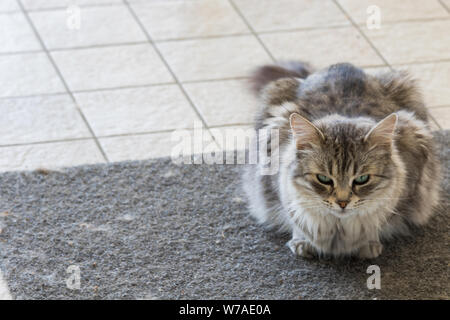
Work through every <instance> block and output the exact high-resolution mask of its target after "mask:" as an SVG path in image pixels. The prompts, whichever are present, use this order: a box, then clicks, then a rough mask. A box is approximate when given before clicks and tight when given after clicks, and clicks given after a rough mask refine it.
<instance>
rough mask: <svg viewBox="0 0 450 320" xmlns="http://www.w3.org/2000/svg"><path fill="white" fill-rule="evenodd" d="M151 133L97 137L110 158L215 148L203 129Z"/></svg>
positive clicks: (121, 158) (199, 151)
mask: <svg viewBox="0 0 450 320" xmlns="http://www.w3.org/2000/svg"><path fill="white" fill-rule="evenodd" d="M177 132H178V134H173V133H172V132H167V133H152V134H145V135H134V136H123V137H111V138H100V143H101V145H102V147H103V149H104V150H105V152H106V154H107V156H108V158H109V159H110V161H126V160H145V159H151V158H159V157H171V156H172V155H180V154H181V155H189V154H201V153H202V152H203V151H204V150H207V148H212V147H213V148H214V149H215V150H218V147H217V145H216V144H215V142H214V141H213V139H212V137H211V135H210V134H209V133H208V132H207V131H206V130H203V136H202V135H201V134H199V135H198V136H197V135H194V133H193V131H192V130H179V131H177Z"/></svg>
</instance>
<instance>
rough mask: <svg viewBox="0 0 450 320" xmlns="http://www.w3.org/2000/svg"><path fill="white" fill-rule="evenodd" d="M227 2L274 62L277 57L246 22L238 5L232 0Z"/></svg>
mask: <svg viewBox="0 0 450 320" xmlns="http://www.w3.org/2000/svg"><path fill="white" fill-rule="evenodd" d="M228 2H229V3H230V5H231V6H232V7H233V9H234V11H235V12H236V13H237V14H238V15H239V16H240V17H241V19H242V21H243V22H244V23H245V25H246V26H247V28H248V29H249V30H250V31H251V33H252V34H253V36H254V37H255V38H256V40H257V41H258V42H259V44H260V45H261V47H262V48H263V49H264V51H265V52H266V53H267V54H268V55H269V57H270V59H272V61H273V62H276V61H277V59H275V57H274V56H273V54H272V53H271V52H270V51H269V49H268V48H267V46H266V44H265V43H264V42H263V41H262V40H261V38H260V37H259V35H258V33H257V32H256V31H255V29H253V27H252V25H251V24H250V22H248V20H247V18H245V16H244V14H243V13H242V12H241V10H239V8H238V6H237V5H236V4H235V3H234V1H233V0H228Z"/></svg>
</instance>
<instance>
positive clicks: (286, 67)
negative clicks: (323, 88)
mask: <svg viewBox="0 0 450 320" xmlns="http://www.w3.org/2000/svg"><path fill="white" fill-rule="evenodd" d="M313 72H314V70H313V68H312V67H311V66H310V65H309V64H308V63H305V62H300V61H299V62H296V61H290V62H283V63H279V64H277V65H266V66H262V67H259V68H257V69H256V70H255V71H254V72H253V73H252V75H251V77H250V82H251V87H252V90H253V92H254V93H255V94H257V95H258V94H259V93H260V92H261V90H262V89H263V88H264V87H265V86H266V85H267V84H269V83H270V82H272V81H275V80H278V79H281V78H302V79H303V78H306V77H307V76H309V75H310V74H311V73H313Z"/></svg>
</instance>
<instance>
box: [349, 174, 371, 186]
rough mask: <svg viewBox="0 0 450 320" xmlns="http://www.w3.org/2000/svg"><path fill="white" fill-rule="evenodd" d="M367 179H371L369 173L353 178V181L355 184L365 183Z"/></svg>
mask: <svg viewBox="0 0 450 320" xmlns="http://www.w3.org/2000/svg"><path fill="white" fill-rule="evenodd" d="M367 181H369V175H368V174H365V175H363V176H359V177H358V178H356V179H355V180H353V182H354V183H355V184H365V183H367Z"/></svg>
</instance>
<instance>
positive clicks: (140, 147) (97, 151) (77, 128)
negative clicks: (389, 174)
mask: <svg viewBox="0 0 450 320" xmlns="http://www.w3.org/2000/svg"><path fill="white" fill-rule="evenodd" d="M373 5H375V6H378V8H379V10H380V14H381V15H380V17H381V21H380V22H381V24H380V28H379V29H369V28H368V27H367V25H366V21H367V19H368V17H369V16H370V15H371V14H372V13H373V12H372V11H371V10H372V9H373V7H372V6H373ZM78 13H79V16H78V15H77V14H78ZM78 17H79V18H80V19H79V20H78ZM78 21H79V22H80V24H79V25H78V24H77V22H78ZM449 30H450V0H428V1H422V0H406V1H401V0H336V1H331V0H329V1H326V0H277V1H273V0H151V1H148V0H0V41H1V43H2V46H1V47H0V88H1V89H0V107H1V108H2V117H1V118H0V171H7V170H22V169H28V170H30V169H36V168H40V167H43V168H55V167H64V166H72V165H79V164H87V163H98V162H108V161H123V160H133V159H146V158H151V157H159V156H167V155H170V154H171V151H172V150H173V147H174V146H175V145H176V143H177V142H176V140H175V139H173V131H174V130H175V129H185V130H187V131H186V134H189V133H190V132H191V131H190V130H192V129H193V128H194V127H196V126H197V127H198V126H203V127H204V132H203V136H202V137H196V138H194V139H202V140H204V141H205V143H206V144H213V145H214V146H215V147H217V148H226V147H225V146H223V143H222V141H221V136H222V135H221V133H224V132H226V131H227V129H230V128H240V129H246V128H248V126H249V124H250V122H251V119H252V113H253V111H254V109H255V108H256V101H255V98H253V97H252V96H251V95H250V94H249V93H248V91H247V89H246V76H247V75H248V72H249V70H251V69H252V68H254V67H255V66H257V65H260V64H264V63H270V62H272V61H274V60H277V59H278V60H283V59H302V60H306V61H309V62H311V63H312V64H313V65H315V66H316V67H318V68H320V67H324V66H327V65H328V64H331V63H335V62H342V61H348V62H353V63H354V64H356V65H358V66H361V67H364V68H365V69H367V70H368V71H369V72H376V71H378V70H383V69H389V68H396V69H406V70H409V71H410V72H411V73H412V74H413V75H414V76H415V77H416V78H417V79H418V80H419V83H420V85H421V87H422V91H423V94H424V96H425V99H426V101H427V104H428V106H429V110H430V114H431V115H432V116H433V118H434V121H435V122H434V124H433V125H434V127H435V128H436V129H450V90H449V89H450V34H449ZM214 139H215V140H214Z"/></svg>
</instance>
